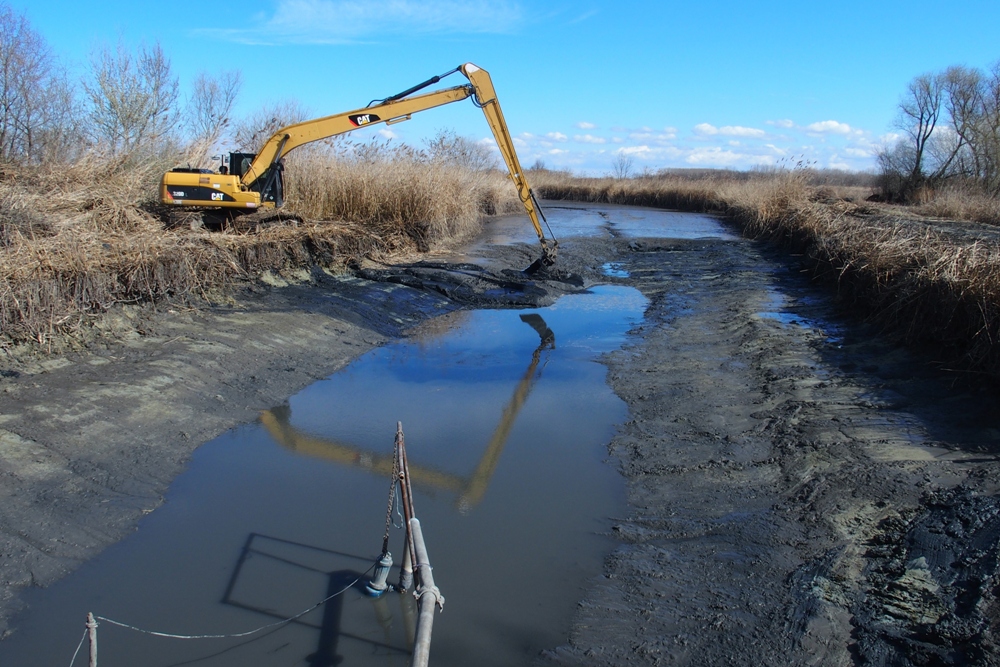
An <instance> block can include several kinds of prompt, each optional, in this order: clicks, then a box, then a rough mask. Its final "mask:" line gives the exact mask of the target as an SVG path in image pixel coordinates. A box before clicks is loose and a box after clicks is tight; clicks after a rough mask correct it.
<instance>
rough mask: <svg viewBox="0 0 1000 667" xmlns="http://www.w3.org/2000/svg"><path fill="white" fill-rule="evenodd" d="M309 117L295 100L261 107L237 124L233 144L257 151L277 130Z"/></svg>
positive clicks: (239, 148) (239, 147) (250, 150)
mask: <svg viewBox="0 0 1000 667" xmlns="http://www.w3.org/2000/svg"><path fill="white" fill-rule="evenodd" d="M307 118H309V114H308V113H306V111H305V109H303V107H302V105H300V104H299V103H298V102H296V101H294V100H286V101H284V102H278V103H275V104H271V105H269V106H265V107H261V108H260V109H258V110H257V111H254V112H253V113H251V114H250V115H249V116H247V117H245V118H243V119H241V120H240V121H239V122H237V123H236V124H235V126H234V127H233V145H234V146H235V147H236V150H240V151H245V152H249V153H256V152H257V151H259V150H260V149H261V148H263V146H264V144H265V143H266V142H267V140H268V139H270V138H271V136H272V135H273V134H274V133H275V132H277V131H278V130H280V129H281V128H283V127H285V126H286V125H292V124H294V123H301V122H302V121H304V120H306V119H307Z"/></svg>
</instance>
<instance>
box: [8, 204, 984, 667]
mask: <svg viewBox="0 0 1000 667" xmlns="http://www.w3.org/2000/svg"><path fill="white" fill-rule="evenodd" d="M590 208H593V209H594V210H599V212H600V214H601V215H602V217H604V218H606V219H608V220H613V219H614V218H615V217H616V216H619V215H621V214H622V210H625V209H623V208H622V207H601V206H597V205H594V206H591V207H590ZM485 252H487V254H488V255H489V258H488V261H487V262H486V266H487V268H485V269H484V268H481V267H479V266H476V265H471V264H464V265H459V264H447V263H444V262H445V260H444V258H442V259H441V260H440V261H435V262H425V263H422V264H416V265H409V266H400V267H367V268H365V269H363V270H362V271H361V272H360V275H359V276H347V277H330V276H327V275H325V274H323V273H322V272H318V271H317V272H314V274H313V275H312V276H311V278H310V279H309V280H308V281H307V282H306V283H303V284H299V285H287V286H283V287H280V288H263V287H261V288H257V289H254V290H251V291H247V292H246V293H243V294H241V295H239V296H238V297H237V298H236V299H234V301H233V302H232V303H231V304H229V305H226V306H217V307H215V308H209V309H201V310H197V311H194V310H187V311H177V312H161V313H157V314H153V315H150V316H149V317H148V320H147V321H146V322H144V324H143V334H142V335H136V336H134V337H133V338H131V339H129V340H126V341H123V342H122V343H121V344H116V345H113V346H109V347H107V348H103V349H91V350H87V351H84V352H81V353H79V354H76V355H72V356H67V357H60V358H58V359H47V360H41V361H34V362H31V363H21V364H19V365H13V364H12V365H9V366H7V367H4V368H3V371H2V373H0V442H2V444H3V448H2V450H0V478H2V483H0V494H2V496H3V498H2V505H0V507H2V509H0V554H2V555H0V578H2V580H3V583H4V589H3V600H2V606H0V618H2V621H0V623H2V627H3V629H4V630H5V631H7V630H9V629H11V628H12V629H14V630H15V631H16V623H14V624H13V625H11V626H8V623H9V622H10V620H11V618H12V614H14V612H16V610H17V608H18V604H19V602H18V591H19V590H21V589H22V588H24V587H26V586H32V585H39V586H44V585H47V584H49V583H51V582H53V581H55V580H56V579H58V578H59V577H61V576H63V575H64V574H66V573H67V572H69V571H71V570H72V569H73V568H74V567H76V566H77V565H79V564H80V563H81V562H83V561H84V560H86V559H87V558H90V557H92V556H93V555H95V554H96V553H98V552H99V551H100V550H101V549H102V548H104V547H105V546H107V545H108V544H110V543H113V542H114V541H116V540H118V539H120V538H121V537H122V536H123V535H125V534H126V533H127V532H128V531H130V530H132V529H133V527H134V525H135V523H136V521H137V520H138V518H139V517H141V516H142V515H143V513H146V512H149V511H152V510H154V509H155V508H156V507H157V506H158V505H159V504H160V503H161V502H162V496H161V494H162V492H163V491H164V490H165V488H166V486H167V484H169V482H170V480H171V479H172V478H173V477H174V476H175V475H176V474H177V473H178V472H179V471H180V470H181V469H182V467H183V465H184V462H185V460H186V459H187V457H188V456H189V455H190V453H191V451H192V450H193V449H194V448H195V447H196V446H197V445H198V444H199V443H201V442H204V441H206V440H208V439H210V438H211V437H213V436H215V435H217V434H218V433H220V432H222V431H224V430H226V429H227V428H229V427H231V426H233V425H236V424H238V423H243V422H246V421H250V420H253V419H255V418H256V416H257V414H258V413H259V411H260V410H262V409H266V408H269V407H272V406H274V405H277V404H280V403H281V402H282V401H283V400H284V399H285V398H287V396H289V395H290V394H291V393H293V392H294V391H296V390H298V389H300V388H302V387H303V386H305V385H307V384H309V383H310V382H312V381H313V380H314V379H315V378H320V377H325V376H326V375H328V374H329V373H331V372H332V371H334V370H336V369H337V368H339V367H341V366H343V365H344V364H346V363H347V362H348V361H350V360H351V359H353V358H354V357H355V356H357V355H358V354H359V353H361V352H363V351H365V350H367V349H369V348H371V347H372V346H375V345H379V344H381V343H383V342H385V341H387V340H389V339H391V338H393V337H397V336H401V335H405V334H406V332H407V331H408V330H409V329H410V328H411V327H412V326H413V325H415V324H416V323H419V322H421V321H424V320H427V319H429V318H432V317H434V316H436V315H439V314H445V313H448V312H452V311H454V310H456V309H459V308H463V307H468V306H470V305H474V306H476V307H481V306H483V305H493V306H498V307H518V306H522V305H532V306H534V305H544V303H546V302H547V300H550V299H551V300H554V298H555V297H557V296H558V295H559V294H563V293H569V292H572V291H574V290H578V289H581V286H582V287H583V288H585V287H586V286H588V285H593V284H596V283H616V284H624V285H630V286H633V287H635V288H637V289H639V290H640V291H642V292H643V294H644V295H645V296H646V297H647V298H648V299H649V300H650V306H649V308H648V310H647V312H646V318H645V321H644V323H643V324H642V325H641V326H640V327H637V328H636V329H635V330H634V331H632V332H631V334H630V336H629V342H628V343H627V344H626V345H625V346H624V347H623V348H622V349H621V350H619V351H617V352H615V353H612V354H610V355H607V357H606V358H605V363H606V364H607V367H608V369H609V376H608V377H609V382H610V383H611V386H612V388H613V389H614V390H615V392H616V393H617V394H618V395H619V396H620V397H621V398H622V399H623V400H624V401H625V402H626V403H627V404H628V407H629V413H630V414H629V418H628V420H627V421H626V422H625V423H624V424H622V425H621V426H620V427H619V429H618V433H617V435H616V437H615V438H614V439H613V440H612V442H611V443H609V452H610V454H611V455H612V464H613V465H616V466H618V467H619V468H620V470H621V472H622V474H623V475H624V477H625V479H626V483H627V489H628V500H629V508H630V509H629V512H628V514H627V515H626V516H621V517H611V518H609V520H608V522H607V530H608V533H609V534H611V535H613V536H614V537H615V538H616V539H617V540H618V543H619V546H618V547H617V548H616V549H615V550H614V552H613V553H612V554H610V555H609V557H608V559H607V561H606V563H605V571H604V574H603V575H602V576H601V577H600V578H599V580H597V581H595V582H593V586H592V588H591V592H590V594H589V595H588V596H587V597H586V598H585V599H584V600H582V601H581V602H580V604H579V607H578V611H577V616H576V620H575V624H574V630H573V632H572V635H571V636H570V637H568V638H567V642H566V644H565V645H563V646H559V647H553V648H552V649H551V650H549V651H546V652H545V653H544V654H543V655H542V656H539V663H541V664H560V665H621V664H640V665H644V664H648V665H655V664H712V665H716V664H743V665H756V664H773V665H779V664H780V665H785V664H824V665H826V664H830V665H847V664H872V665H908V664H1000V657H998V649H997V644H996V627H995V625H996V620H995V619H996V618H997V613H996V612H997V608H996V600H995V585H996V584H995V582H996V575H997V570H998V553H1000V549H998V543H1000V518H998V517H1000V502H998V489H997V483H996V481H995V480H997V479H1000V477H998V475H997V472H998V470H997V467H998V461H1000V456H998V451H997V450H998V449H1000V438H998V436H1000V415H998V411H997V409H996V408H995V407H994V406H995V404H996V390H995V389H994V388H991V387H986V386H978V385H975V384H973V383H972V382H971V380H970V379H968V378H966V377H964V376H959V375H956V374H949V373H948V372H947V371H943V370H940V369H938V368H936V366H935V365H934V364H933V363H932V362H933V358H932V357H930V356H927V355H924V354H920V353H913V352H908V351H905V350H902V349H898V348H895V347H892V346H890V345H888V344H887V343H883V342H881V339H880V337H879V336H878V332H877V331H872V330H870V329H868V328H866V327H865V326H864V325H863V324H862V323H859V322H855V321H853V320H852V319H851V317H850V314H849V313H848V314H844V313H839V312H838V311H837V309H836V304H835V303H834V302H833V301H832V300H831V299H830V298H829V297H828V295H826V294H824V293H822V292H820V291H818V290H817V289H816V288H814V287H813V286H811V285H809V284H808V282H806V281H805V279H804V278H803V277H802V276H803V274H802V273H801V272H800V270H799V267H798V266H797V265H796V264H795V261H794V258H787V257H785V256H782V255H780V254H777V253H775V252H772V251H771V250H769V249H767V248H766V247H763V246H760V245H756V244H753V243H750V242H748V241H745V240H737V239H727V238H716V239H690V238H689V239H664V238H622V237H620V235H618V234H616V233H614V229H610V228H609V230H608V233H606V234H602V235H600V236H597V237H593V238H582V237H581V238H571V239H563V242H562V245H561V250H560V262H559V265H558V267H559V269H558V270H559V272H558V273H555V274H552V275H548V276H537V277H535V279H534V280H529V281H525V280H524V278H523V277H522V276H521V275H520V274H519V273H518V269H520V268H522V267H524V266H527V265H528V264H529V263H530V261H531V260H532V259H533V258H534V254H535V251H534V248H532V247H531V246H527V245H514V246H510V247H494V248H488V249H487V250H486V251H485ZM362 276H363V277H362ZM366 278H369V279H376V280H368V279H366Z"/></svg>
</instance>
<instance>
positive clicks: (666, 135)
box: [628, 127, 677, 144]
mask: <svg viewBox="0 0 1000 667" xmlns="http://www.w3.org/2000/svg"><path fill="white" fill-rule="evenodd" d="M645 129H647V130H648V128H645ZM673 129H674V128H672V127H671V128H667V130H673ZM628 138H629V139H631V140H632V141H652V142H655V143H660V144H662V143H665V142H667V141H671V140H673V139H676V138H677V134H676V130H675V131H674V132H662V133H658V132H649V131H646V132H632V133H630V134H629V135H628Z"/></svg>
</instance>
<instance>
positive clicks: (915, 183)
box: [878, 63, 1000, 200]
mask: <svg viewBox="0 0 1000 667" xmlns="http://www.w3.org/2000/svg"><path fill="white" fill-rule="evenodd" d="M896 126H897V127H898V128H899V129H900V130H902V131H903V134H904V137H905V138H904V139H903V140H901V141H899V142H897V143H896V144H894V145H892V146H886V147H885V148H884V149H883V150H882V151H880V152H879V155H878V160H879V167H880V170H881V174H882V176H881V178H882V189H883V193H884V194H886V195H887V196H888V197H890V198H893V199H902V200H907V199H910V198H911V197H913V195H914V194H916V193H917V192H919V191H920V189H921V188H922V187H923V186H925V185H927V186H932V187H934V186H938V185H940V184H942V183H944V182H946V181H960V182H962V183H964V184H967V185H968V184H975V185H978V186H979V187H981V188H983V189H985V190H986V191H987V192H990V193H992V194H994V195H1000V63H997V64H995V65H993V67H992V69H991V70H990V71H989V72H986V73H984V72H983V71H981V70H979V69H974V68H968V67H960V66H954V67H949V68H948V69H946V70H945V71H944V72H942V73H940V74H924V75H922V76H919V77H917V78H916V79H914V80H913V81H912V82H911V83H910V85H909V86H908V88H907V92H906V95H904V97H903V99H902V101H901V102H900V105H899V116H898V118H897V121H896Z"/></svg>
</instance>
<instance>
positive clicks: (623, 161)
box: [611, 152, 635, 181]
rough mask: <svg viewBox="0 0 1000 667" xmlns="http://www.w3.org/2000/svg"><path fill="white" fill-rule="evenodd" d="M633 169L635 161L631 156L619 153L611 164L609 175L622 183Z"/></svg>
mask: <svg viewBox="0 0 1000 667" xmlns="http://www.w3.org/2000/svg"><path fill="white" fill-rule="evenodd" d="M634 168H635V159H634V158H633V157H632V156H631V155H626V154H625V153H622V152H619V153H618V155H617V157H615V159H614V161H613V162H612V163H611V173H612V174H613V175H614V177H615V178H617V179H618V180H619V181H623V180H625V179H626V178H629V177H631V176H632V170H633V169H634Z"/></svg>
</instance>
